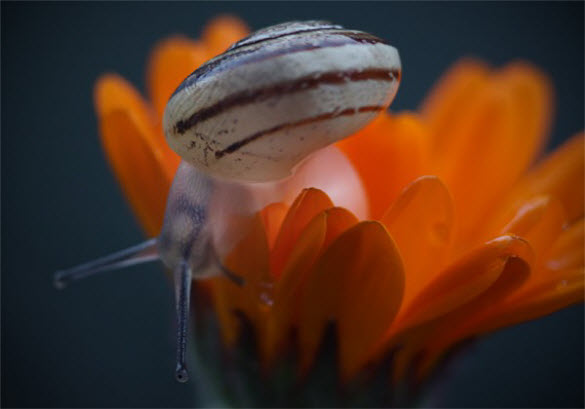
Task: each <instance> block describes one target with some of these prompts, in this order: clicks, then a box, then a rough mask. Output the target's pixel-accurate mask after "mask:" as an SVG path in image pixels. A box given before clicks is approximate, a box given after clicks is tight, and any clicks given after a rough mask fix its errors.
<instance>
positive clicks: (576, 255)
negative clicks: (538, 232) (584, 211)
mask: <svg viewBox="0 0 585 409" xmlns="http://www.w3.org/2000/svg"><path fill="white" fill-rule="evenodd" d="M584 252H585V220H584V219H580V220H578V221H576V222H574V223H573V224H571V225H570V226H568V227H567V228H566V229H565V230H564V231H563V232H562V233H561V234H560V235H559V237H558V238H557V240H556V242H555V243H554V245H553V246H552V248H551V251H550V253H549V254H548V259H547V260H546V267H547V268H548V269H549V270H551V271H561V270H570V269H577V268H583V265H585V255H584V254H583V253H584Z"/></svg>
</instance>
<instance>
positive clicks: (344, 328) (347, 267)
mask: <svg viewBox="0 0 585 409" xmlns="http://www.w3.org/2000/svg"><path fill="white" fill-rule="evenodd" d="M334 246H335V248H333V249H332V250H331V252H330V253H329V254H330V259H329V261H328V262H329V263H330V264H331V265H330V266H327V268H329V269H331V270H332V271H334V270H335V269H336V268H337V269H339V270H341V271H342V272H343V273H344V276H343V279H344V285H343V292H342V293H341V295H340V297H341V300H343V301H342V302H341V303H340V305H339V323H338V325H339V348H340V353H341V362H340V366H341V368H340V369H341V374H342V376H344V377H345V379H348V378H350V377H351V376H352V375H353V374H354V373H355V372H356V371H357V370H358V369H360V368H361V367H362V365H363V364H365V363H366V361H367V360H368V359H369V358H370V357H371V354H372V353H373V351H374V348H375V347H376V346H377V344H378V343H380V342H381V341H382V336H383V334H384V333H385V332H386V330H387V329H388V328H389V327H390V324H391V323H392V321H394V317H395V316H396V314H397V313H398V310H399V308H400V304H401V301H402V295H403V292H404V275H405V272H404V268H403V264H402V260H401V258H400V254H399V252H398V249H397V248H396V245H395V244H394V242H393V241H392V239H391V238H390V236H389V235H388V233H387V232H386V230H385V229H384V228H383V227H382V226H381V225H380V224H378V223H375V222H369V223H368V222H364V223H362V224H361V226H358V227H356V228H354V229H352V230H350V231H348V232H347V234H344V235H342V236H340V239H339V240H338V241H336V242H335V243H334V244H333V245H332V247H334ZM350 251H353V252H354V254H353V255H352V257H351V258H347V259H346V258H345V257H344V256H343V255H345V254H349V252H350ZM324 259H325V257H324ZM325 262H327V261H325Z"/></svg>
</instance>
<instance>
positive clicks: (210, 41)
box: [202, 15, 250, 57]
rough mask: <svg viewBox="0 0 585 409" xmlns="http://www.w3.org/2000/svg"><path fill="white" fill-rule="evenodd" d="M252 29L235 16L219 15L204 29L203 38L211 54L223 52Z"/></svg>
mask: <svg viewBox="0 0 585 409" xmlns="http://www.w3.org/2000/svg"><path fill="white" fill-rule="evenodd" d="M249 32H250V29H249V28H248V26H247V25H246V23H244V22H243V21H242V20H240V19H239V18H237V17H234V16H229V15H225V16H219V17H216V18H214V19H213V20H211V21H210V22H209V23H208V24H207V26H206V27H205V29H204V30H203V35H202V37H203V40H204V41H205V45H206V47H207V49H208V52H209V54H210V56H212V57H213V56H216V55H218V54H221V53H223V52H224V51H225V50H227V49H228V48H229V46H230V45H232V44H233V43H235V42H236V41H238V40H241V39H242V38H244V37H245V36H247V35H248V34H249Z"/></svg>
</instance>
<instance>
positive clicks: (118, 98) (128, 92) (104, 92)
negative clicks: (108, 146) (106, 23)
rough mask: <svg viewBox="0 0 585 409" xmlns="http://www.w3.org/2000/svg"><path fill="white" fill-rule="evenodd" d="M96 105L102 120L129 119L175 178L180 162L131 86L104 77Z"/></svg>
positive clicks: (115, 77)
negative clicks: (110, 117)
mask: <svg viewBox="0 0 585 409" xmlns="http://www.w3.org/2000/svg"><path fill="white" fill-rule="evenodd" d="M94 101H95V109H96V112H97V114H98V118H100V119H101V118H104V117H105V116H106V115H107V114H109V113H111V112H114V111H123V112H125V113H126V114H127V115H128V116H130V117H131V118H132V121H133V122H134V123H135V124H136V127H137V128H138V130H139V132H140V133H141V134H142V137H143V139H144V142H145V143H147V144H148V146H149V149H151V150H152V153H153V155H154V156H155V157H156V158H157V160H158V161H159V162H160V163H161V166H162V167H163V168H164V171H165V173H166V174H167V175H168V176H170V177H171V178H172V177H173V176H174V174H175V172H176V170H177V167H178V166H179V161H180V158H179V157H178V156H177V155H176V154H175V153H173V152H172V151H171V150H170V148H169V147H168V145H167V143H166V141H165V138H164V136H163V135H162V133H161V132H160V130H158V128H156V127H155V120H154V118H155V115H154V114H153V112H152V109H151V107H150V106H149V105H147V104H146V102H145V101H144V99H143V98H142V96H141V95H140V94H139V93H138V91H136V89H135V88H134V87H133V86H132V85H130V84H129V83H128V82H127V81H126V80H124V79H123V78H122V77H120V76H118V75H115V74H106V75H103V76H101V77H100V78H99V79H98V81H97V82H96V85H95V89H94ZM120 137H121V138H124V135H123V134H120ZM164 194H166V192H165V193H164Z"/></svg>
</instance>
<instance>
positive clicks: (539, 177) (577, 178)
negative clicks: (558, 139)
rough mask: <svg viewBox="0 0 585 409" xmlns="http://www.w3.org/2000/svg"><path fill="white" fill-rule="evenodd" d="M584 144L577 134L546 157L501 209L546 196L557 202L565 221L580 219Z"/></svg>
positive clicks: (584, 139)
mask: <svg viewBox="0 0 585 409" xmlns="http://www.w3.org/2000/svg"><path fill="white" fill-rule="evenodd" d="M584 142H585V135H584V134H583V133H582V132H581V133H579V134H577V135H575V136H573V137H572V138H571V139H570V140H568V141H567V142H565V143H564V144H563V145H562V146H561V147H560V148H559V149H557V150H556V151H555V152H553V153H552V154H551V155H549V156H548V157H547V158H546V159H545V160H544V161H543V162H541V163H540V164H538V166H537V167H536V168H535V169H533V170H532V171H530V172H529V173H528V174H527V175H526V176H524V177H523V178H522V180H520V181H519V182H518V183H517V184H516V185H515V186H514V188H513V189H512V191H511V192H510V194H509V195H508V197H507V200H506V201H505V202H504V206H503V208H510V207H512V208H516V207H518V206H519V203H522V202H524V201H525V200H526V199H528V198H530V197H533V196H537V195H550V196H553V197H556V198H558V199H559V200H560V201H561V203H562V204H563V207H564V208H565V211H566V213H567V217H568V219H569V221H574V220H577V219H579V218H581V217H583V212H584V211H585V207H584V206H585V205H584V197H585V191H584V189H585V187H584V186H585V165H584V162H585V160H584V157H585V144H584Z"/></svg>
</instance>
